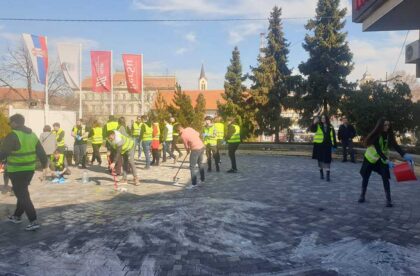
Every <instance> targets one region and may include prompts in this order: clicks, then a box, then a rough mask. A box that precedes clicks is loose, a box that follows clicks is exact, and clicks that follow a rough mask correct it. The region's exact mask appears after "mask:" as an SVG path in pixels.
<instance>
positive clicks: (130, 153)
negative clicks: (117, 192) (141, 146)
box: [108, 130, 139, 186]
mask: <svg viewBox="0 0 420 276" xmlns="http://www.w3.org/2000/svg"><path fill="white" fill-rule="evenodd" d="M108 142H109V144H110V146H111V147H112V148H113V149H114V150H115V159H114V160H115V161H114V162H112V163H111V164H110V165H109V167H110V169H111V171H112V170H113V169H114V168H115V167H116V165H117V164H116V163H119V162H121V159H122V160H123V180H122V181H121V183H122V184H125V183H127V174H128V172H129V167H130V169H131V172H132V173H133V176H134V185H136V186H137V185H138V182H139V180H138V177H137V168H136V165H135V164H134V140H133V139H132V138H131V137H129V136H126V135H124V134H122V133H121V132H119V131H117V130H112V131H110V132H108ZM120 157H122V158H120Z"/></svg>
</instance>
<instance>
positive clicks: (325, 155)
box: [310, 115, 337, 182]
mask: <svg viewBox="0 0 420 276" xmlns="http://www.w3.org/2000/svg"><path fill="white" fill-rule="evenodd" d="M310 131H311V132H314V133H315V136H314V148H313V152H312V159H316V160H318V166H319V172H320V175H321V179H324V170H326V171H327V181H328V182H329V181H330V170H331V161H332V152H333V151H335V150H336V149H337V140H336V136H335V130H334V128H333V127H332V125H331V124H330V120H329V118H328V117H327V116H326V115H322V116H321V121H320V120H319V118H318V117H316V118H315V119H314V123H313V124H312V126H311V127H310Z"/></svg>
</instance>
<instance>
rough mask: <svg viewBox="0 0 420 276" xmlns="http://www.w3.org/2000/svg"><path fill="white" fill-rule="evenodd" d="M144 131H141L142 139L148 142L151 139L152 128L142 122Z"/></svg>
mask: <svg viewBox="0 0 420 276" xmlns="http://www.w3.org/2000/svg"><path fill="white" fill-rule="evenodd" d="M144 128H145V132H144V133H143V137H142V141H145V142H148V141H152V139H153V128H152V127H151V126H149V125H148V124H146V123H145V124H144Z"/></svg>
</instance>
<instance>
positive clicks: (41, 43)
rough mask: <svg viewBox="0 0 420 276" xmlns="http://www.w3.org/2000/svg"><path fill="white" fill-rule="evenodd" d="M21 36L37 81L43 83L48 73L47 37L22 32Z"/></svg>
mask: <svg viewBox="0 0 420 276" xmlns="http://www.w3.org/2000/svg"><path fill="white" fill-rule="evenodd" d="M22 36H23V42H24V43H25V46H26V49H27V50H28V54H29V56H30V58H31V62H32V68H33V71H34V74H35V76H36V78H37V81H38V82H39V83H41V84H43V85H45V84H46V82H47V74H48V48H47V37H45V36H38V35H31V34H22Z"/></svg>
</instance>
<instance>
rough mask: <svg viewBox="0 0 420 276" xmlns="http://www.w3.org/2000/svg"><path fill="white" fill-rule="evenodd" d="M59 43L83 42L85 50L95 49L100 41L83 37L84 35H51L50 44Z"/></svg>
mask: <svg viewBox="0 0 420 276" xmlns="http://www.w3.org/2000/svg"><path fill="white" fill-rule="evenodd" d="M58 43H72V44H82V49H83V50H84V51H85V50H93V49H96V48H98V47H99V42H97V41H95V40H92V39H87V38H82V37H67V36H63V37H51V38H49V39H48V44H49V45H52V46H53V47H56V46H57V44H58Z"/></svg>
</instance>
